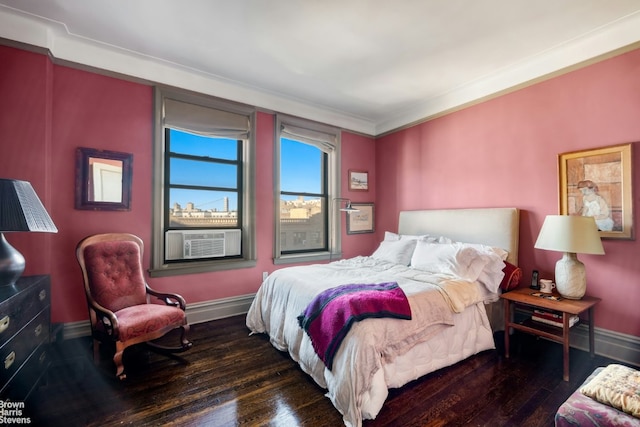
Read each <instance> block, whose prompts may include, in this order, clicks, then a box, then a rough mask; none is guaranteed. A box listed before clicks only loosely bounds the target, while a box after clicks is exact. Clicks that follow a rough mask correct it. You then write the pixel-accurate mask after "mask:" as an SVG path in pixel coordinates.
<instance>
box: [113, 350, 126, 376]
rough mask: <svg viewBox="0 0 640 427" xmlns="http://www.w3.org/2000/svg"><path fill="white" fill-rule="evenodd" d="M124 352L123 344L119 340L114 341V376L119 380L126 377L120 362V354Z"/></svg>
mask: <svg viewBox="0 0 640 427" xmlns="http://www.w3.org/2000/svg"><path fill="white" fill-rule="evenodd" d="M123 353H124V345H122V343H121V342H119V341H118V342H116V354H114V355H113V362H114V363H115V364H116V377H118V378H119V379H121V380H124V379H126V378H127V374H125V373H124V365H123V364H122V355H123Z"/></svg>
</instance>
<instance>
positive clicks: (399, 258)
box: [371, 240, 416, 265]
mask: <svg viewBox="0 0 640 427" xmlns="http://www.w3.org/2000/svg"><path fill="white" fill-rule="evenodd" d="M415 247H416V240H396V241H382V242H380V245H379V246H378V249H376V251H375V252H374V253H373V254H372V255H371V257H372V258H375V259H379V260H383V261H389V262H393V263H396V264H402V265H409V262H411V255H413V249H414V248H415Z"/></svg>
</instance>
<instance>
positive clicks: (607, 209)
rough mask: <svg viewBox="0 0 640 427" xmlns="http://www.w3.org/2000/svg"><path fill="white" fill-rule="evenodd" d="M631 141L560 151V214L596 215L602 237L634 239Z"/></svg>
mask: <svg viewBox="0 0 640 427" xmlns="http://www.w3.org/2000/svg"><path fill="white" fill-rule="evenodd" d="M631 159H632V146H631V144H623V145H616V146H611V147H604V148H596V149H592V150H584V151H574V152H570V153H563V154H559V155H558V166H559V168H558V170H559V180H560V214H561V215H585V216H593V217H595V218H596V224H598V230H600V237H601V238H605V239H633V238H634V227H633V197H632V194H633V193H632V188H631V187H632V180H633V174H632V170H631V167H632V166H631V165H632V161H631Z"/></svg>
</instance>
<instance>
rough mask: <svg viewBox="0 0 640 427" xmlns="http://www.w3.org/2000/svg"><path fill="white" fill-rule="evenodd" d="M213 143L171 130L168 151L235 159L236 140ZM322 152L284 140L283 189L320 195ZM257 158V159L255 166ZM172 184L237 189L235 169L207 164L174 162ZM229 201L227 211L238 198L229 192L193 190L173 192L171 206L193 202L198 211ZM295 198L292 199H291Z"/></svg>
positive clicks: (207, 139) (219, 140) (220, 207)
mask: <svg viewBox="0 0 640 427" xmlns="http://www.w3.org/2000/svg"><path fill="white" fill-rule="evenodd" d="M215 141H216V143H215V144H212V143H211V139H210V138H206V137H201V136H198V135H194V134H189V133H184V132H176V131H174V130H172V131H171V151H173V152H178V153H185V154H192V155H197V156H209V157H216V158H223V159H229V160H233V159H235V158H236V141H235V140H230V139H223V138H217V139H216V140H215ZM321 160H322V153H321V151H320V150H319V149H317V148H316V147H313V146H311V145H308V144H301V143H298V142H295V141H292V140H288V139H283V143H282V174H281V178H280V179H281V183H282V189H283V190H285V191H294V192H320V190H321V182H320V172H321ZM259 162H260V159H258V163H259ZM171 174H172V182H179V183H182V184H188V185H213V186H220V187H235V186H236V175H235V174H236V171H235V167H234V166H229V165H213V166H212V165H211V164H208V163H206V162H193V161H184V160H181V159H173V160H172V163H171ZM225 197H228V198H229V209H230V210H236V209H237V206H238V201H237V197H236V195H235V194H234V193H229V192H203V191H194V190H180V189H176V190H172V191H171V195H170V203H171V206H173V204H174V203H175V202H178V203H179V204H180V205H181V206H182V207H183V208H184V207H186V205H187V203H188V202H193V203H194V204H195V206H196V207H197V208H200V209H204V210H208V209H217V210H219V211H222V210H223V207H224V198H225ZM294 198H295V197H294Z"/></svg>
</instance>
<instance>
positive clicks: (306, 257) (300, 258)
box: [273, 252, 342, 265]
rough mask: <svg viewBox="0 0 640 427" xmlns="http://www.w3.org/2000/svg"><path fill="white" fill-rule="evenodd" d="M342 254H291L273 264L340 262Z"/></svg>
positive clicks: (276, 259)
mask: <svg viewBox="0 0 640 427" xmlns="http://www.w3.org/2000/svg"><path fill="white" fill-rule="evenodd" d="M341 257H342V253H334V254H329V252H316V253H309V254H289V255H281V256H280V257H279V258H274V260H273V263H274V264H275V265H284V264H296V263H303V262H318V261H329V262H332V261H338V260H339V259H341Z"/></svg>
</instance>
